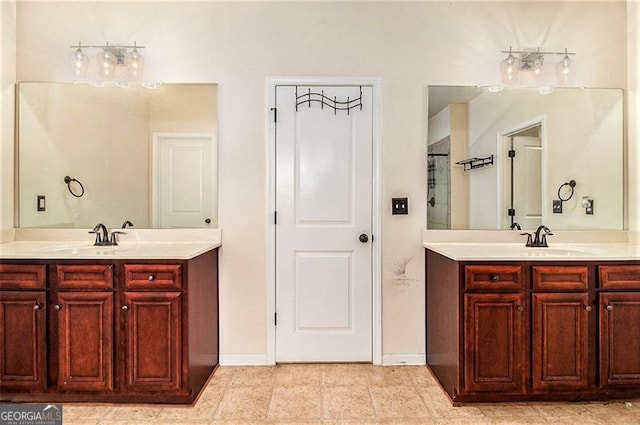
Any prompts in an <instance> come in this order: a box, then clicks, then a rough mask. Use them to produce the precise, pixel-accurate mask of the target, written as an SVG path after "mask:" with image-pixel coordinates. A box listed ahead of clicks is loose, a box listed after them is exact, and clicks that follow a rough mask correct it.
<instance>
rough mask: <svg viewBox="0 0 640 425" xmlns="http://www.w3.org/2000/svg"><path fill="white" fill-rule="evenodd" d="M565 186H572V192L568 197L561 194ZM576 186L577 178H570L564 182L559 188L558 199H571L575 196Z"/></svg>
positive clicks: (563, 200) (564, 200)
mask: <svg viewBox="0 0 640 425" xmlns="http://www.w3.org/2000/svg"><path fill="white" fill-rule="evenodd" d="M565 186H569V188H571V193H570V194H569V197H568V198H563V197H562V196H560V192H561V191H562V188H563V187H565ZM575 187H576V181H575V180H569V181H568V182H566V183H562V184H561V185H560V187H559V188H558V199H559V200H561V201H562V202H566V201H568V200H569V199H571V198H572V197H573V189H574V188H575Z"/></svg>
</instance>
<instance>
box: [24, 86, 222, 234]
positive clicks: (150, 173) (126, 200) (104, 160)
mask: <svg viewBox="0 0 640 425" xmlns="http://www.w3.org/2000/svg"><path fill="white" fill-rule="evenodd" d="M16 101H17V136H16V143H17V150H16V152H17V169H18V178H17V187H16V194H17V197H18V199H17V202H16V205H17V206H18V209H19V210H18V211H17V213H16V217H18V219H17V221H18V222H17V223H16V225H17V226H18V227H63V228H92V227H93V226H94V225H95V224H96V223H98V222H102V223H105V224H106V225H107V226H109V227H120V225H121V223H122V222H124V221H125V220H130V221H131V222H133V223H134V224H135V226H136V227H137V228H171V227H216V225H217V202H216V195H217V190H216V186H217V185H216V176H217V172H216V168H217V167H216V152H217V149H216V134H217V86H216V85H215V84H163V85H159V86H153V87H149V86H147V87H145V86H142V85H137V84H136V85H128V86H117V85H110V86H106V87H96V86H92V85H89V84H73V83H20V84H18V88H17V94H16Z"/></svg>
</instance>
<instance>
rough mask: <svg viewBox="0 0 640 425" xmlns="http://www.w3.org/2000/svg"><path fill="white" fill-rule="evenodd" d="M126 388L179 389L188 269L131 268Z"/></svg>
mask: <svg viewBox="0 0 640 425" xmlns="http://www.w3.org/2000/svg"><path fill="white" fill-rule="evenodd" d="M124 288H125V292H124V302H123V305H122V307H121V310H122V317H123V321H124V343H125V362H124V367H125V376H126V379H125V386H126V388H127V389H128V390H130V391H179V390H180V388H181V387H182V386H181V383H182V381H183V376H182V372H183V371H182V368H181V365H182V352H181V347H182V344H181V341H182V308H181V307H182V267H181V265H179V264H170V265H166V264H125V265H124Z"/></svg>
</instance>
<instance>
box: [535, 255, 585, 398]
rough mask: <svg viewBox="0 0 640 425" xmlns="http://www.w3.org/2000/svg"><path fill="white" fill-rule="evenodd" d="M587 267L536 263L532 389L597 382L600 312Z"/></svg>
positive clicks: (543, 390) (569, 387)
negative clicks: (596, 336)
mask: <svg viewBox="0 0 640 425" xmlns="http://www.w3.org/2000/svg"><path fill="white" fill-rule="evenodd" d="M588 272H589V268H588V267H587V266H583V265H580V266H541V265H537V266H533V267H532V277H533V279H532V283H533V293H532V295H531V297H532V316H533V322H532V325H533V326H532V336H533V339H532V354H533V357H532V358H533V360H532V366H533V368H532V378H533V380H532V389H533V391H534V392H538V393H543V394H544V393H546V392H547V391H551V390H581V389H587V388H589V387H590V386H592V385H593V384H594V382H595V362H594V353H595V351H594V350H595V334H594V332H593V330H594V329H595V327H594V325H595V315H596V311H595V309H594V308H593V306H592V304H593V302H592V300H590V293H589V284H588Z"/></svg>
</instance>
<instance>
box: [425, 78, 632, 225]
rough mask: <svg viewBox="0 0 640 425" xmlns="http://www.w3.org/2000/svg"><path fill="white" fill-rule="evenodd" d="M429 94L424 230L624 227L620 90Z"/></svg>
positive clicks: (437, 89) (441, 90)
mask: <svg viewBox="0 0 640 425" xmlns="http://www.w3.org/2000/svg"><path fill="white" fill-rule="evenodd" d="M542 92H544V94H542ZM428 96H429V102H428V103H429V111H428V114H429V123H428V157H427V167H428V168H427V177H428V179H427V186H428V189H427V191H428V192H427V202H428V204H427V228H429V229H509V228H510V227H512V226H513V227H514V228H515V227H516V225H515V224H513V223H517V224H518V225H519V226H520V227H522V229H527V230H530V229H535V228H536V227H537V226H539V225H540V224H546V225H547V226H549V227H550V228H551V229H552V230H589V229H616V230H620V229H623V227H624V217H623V216H624V212H623V211H624V207H623V204H624V189H623V185H624V183H623V178H624V176H623V173H624V154H623V145H624V140H623V139H624V131H623V113H624V108H623V93H622V90H619V89H580V88H556V89H555V90H546V91H545V90H539V89H537V88H534V89H531V88H508V87H505V88H504V89H502V90H500V91H493V90H489V89H486V88H478V87H458V86H430V87H429V90H428ZM458 162H462V164H456V163H458ZM465 164H466V165H465ZM472 165H473V166H472ZM572 180H573V181H575V184H574V187H571V186H570V185H569V184H568V183H569V182H571V181H572ZM568 187H571V191H572V192H574V194H573V196H572V197H571V198H570V199H568V200H565V199H566V198H567V197H568V196H569V193H567V188H568ZM560 199H562V200H563V201H561V202H558V201H559V200H560ZM584 199H587V200H589V201H590V204H589V205H590V208H586V207H585V206H584V205H586V203H585V202H584V201H583V200H584ZM554 201H556V202H554ZM554 204H555V205H556V209H554ZM558 204H560V205H561V207H562V208H561V212H560V211H558Z"/></svg>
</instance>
